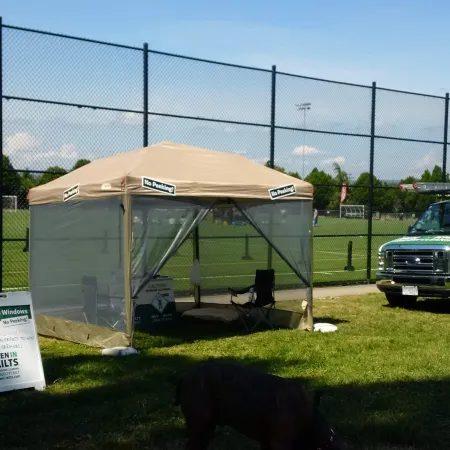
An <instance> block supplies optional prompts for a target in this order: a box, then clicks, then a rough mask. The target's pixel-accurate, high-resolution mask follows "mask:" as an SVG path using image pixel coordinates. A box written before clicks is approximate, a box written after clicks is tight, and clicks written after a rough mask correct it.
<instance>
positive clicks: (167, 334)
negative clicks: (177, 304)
mask: <svg viewBox="0 0 450 450" xmlns="http://www.w3.org/2000/svg"><path fill="white" fill-rule="evenodd" d="M274 329H278V328H277V327H274ZM266 331H270V328H269V327H266V326H264V325H261V326H258V327H257V328H255V329H254V330H251V331H249V330H246V329H245V327H244V325H243V324H242V322H241V321H240V320H236V321H233V322H229V323H225V322H220V321H212V320H211V321H209V320H199V319H195V318H189V317H177V318H176V320H174V321H173V322H172V323H167V324H162V325H158V326H155V327H153V328H152V329H151V330H149V331H148V332H143V331H141V332H139V333H138V336H139V342H140V345H141V348H148V347H169V346H174V345H179V344H182V343H191V342H195V341H199V340H202V341H203V340H205V341H211V340H216V339H222V338H224V337H235V336H244V335H249V334H253V333H261V332H266Z"/></svg>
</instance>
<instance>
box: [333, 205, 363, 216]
mask: <svg viewBox="0 0 450 450" xmlns="http://www.w3.org/2000/svg"><path fill="white" fill-rule="evenodd" d="M339 217H340V218H341V219H342V218H346V219H364V205H341V206H340V209H339Z"/></svg>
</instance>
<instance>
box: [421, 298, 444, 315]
mask: <svg viewBox="0 0 450 450" xmlns="http://www.w3.org/2000/svg"><path fill="white" fill-rule="evenodd" d="M413 309H414V310H416V311H423V312H429V313H434V314H450V301H449V300H448V299H440V298H427V299H424V300H419V301H418V302H417V303H416V305H415V307H414V308H413Z"/></svg>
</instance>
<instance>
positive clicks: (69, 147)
mask: <svg viewBox="0 0 450 450" xmlns="http://www.w3.org/2000/svg"><path fill="white" fill-rule="evenodd" d="M77 156H78V152H77V150H76V147H75V145H74V144H64V145H62V146H61V147H60V148H59V149H58V150H49V151H47V152H38V153H33V154H31V155H29V159H49V158H59V159H65V160H73V159H76V158H77Z"/></svg>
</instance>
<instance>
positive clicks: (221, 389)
mask: <svg viewBox="0 0 450 450" xmlns="http://www.w3.org/2000/svg"><path fill="white" fill-rule="evenodd" d="M175 404H176V405H179V406H181V410H182V411H183V415H184V417H185V420H186V427H187V431H188V438H189V441H188V446H187V448H188V449H189V450H205V449H207V448H208V444H209V441H210V440H211V437H212V434H213V432H214V429H215V427H216V426H217V425H218V426H229V427H231V428H233V429H235V430H236V431H238V432H240V433H242V434H244V435H246V436H248V437H250V438H253V439H255V440H256V441H257V442H259V443H260V444H261V449H262V450H302V449H303V450H320V449H322V450H325V449H328V450H342V449H344V448H345V446H344V444H343V443H342V442H340V441H339V440H338V438H337V437H336V436H335V434H334V431H333V430H332V429H331V428H330V426H329V425H328V423H327V421H326V419H325V417H324V416H323V414H322V413H321V412H320V410H319V408H318V407H319V396H317V395H316V397H315V399H312V398H309V397H308V395H307V394H306V393H305V391H304V390H303V389H302V386H301V385H300V383H299V382H298V381H296V380H293V379H285V378H281V377H277V376H275V375H270V374H266V373H262V372H259V371H258V370H255V369H252V368H250V367H246V366H243V365H239V364H235V363H220V362H207V363H204V364H200V365H198V366H196V367H194V369H192V370H191V371H190V372H188V373H187V374H186V375H185V376H184V377H183V378H182V379H181V381H180V382H179V383H178V386H177V392H176V401H175Z"/></svg>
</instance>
